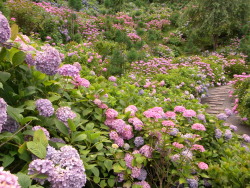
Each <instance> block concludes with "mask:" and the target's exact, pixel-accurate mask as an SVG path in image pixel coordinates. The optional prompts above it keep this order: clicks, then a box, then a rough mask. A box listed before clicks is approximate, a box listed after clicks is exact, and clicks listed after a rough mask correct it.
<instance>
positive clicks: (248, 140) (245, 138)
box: [242, 134, 250, 143]
mask: <svg viewBox="0 0 250 188" xmlns="http://www.w3.org/2000/svg"><path fill="white" fill-rule="evenodd" d="M242 138H243V139H244V141H245V142H247V143H250V136H248V135H247V134H243V135H242Z"/></svg>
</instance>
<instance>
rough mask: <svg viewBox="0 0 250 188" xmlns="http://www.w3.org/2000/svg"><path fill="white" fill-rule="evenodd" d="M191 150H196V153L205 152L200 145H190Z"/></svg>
mask: <svg viewBox="0 0 250 188" xmlns="http://www.w3.org/2000/svg"><path fill="white" fill-rule="evenodd" d="M191 150H198V151H200V152H204V151H205V148H204V147H203V146H202V145H199V144H194V145H192V148H191Z"/></svg>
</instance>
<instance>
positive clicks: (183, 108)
mask: <svg viewBox="0 0 250 188" xmlns="http://www.w3.org/2000/svg"><path fill="white" fill-rule="evenodd" d="M185 110H186V108H185V107H184V106H176V107H174V112H184V111H185Z"/></svg>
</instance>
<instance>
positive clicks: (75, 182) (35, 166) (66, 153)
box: [29, 145, 86, 188]
mask: <svg viewBox="0 0 250 188" xmlns="http://www.w3.org/2000/svg"><path fill="white" fill-rule="evenodd" d="M35 173H38V174H45V175H47V176H48V178H47V180H48V181H49V182H50V184H51V187H52V188H59V187H60V188H61V187H62V188H68V187H74V188H82V187H83V186H84V185H85V184H86V174H85V169H84V166H83V163H82V160H81V159H80V156H79V154H78V152H77V150H76V149H74V148H73V147H71V146H68V145H66V146H63V147H62V148H61V149H60V150H56V149H54V148H53V147H51V146H48V148H47V156H46V159H43V160H41V159H36V160H34V161H32V162H31V163H30V165H29V174H35ZM38 181H39V182H40V181H41V180H38Z"/></svg>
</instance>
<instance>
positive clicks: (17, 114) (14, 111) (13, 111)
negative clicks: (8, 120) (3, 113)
mask: <svg viewBox="0 0 250 188" xmlns="http://www.w3.org/2000/svg"><path fill="white" fill-rule="evenodd" d="M23 111H24V110H23V109H21V108H13V107H11V106H9V105H8V106H7V113H8V115H9V116H10V117H12V118H13V119H14V120H16V121H17V122H20V121H21V119H23V116H22V115H21V113H22V112H23Z"/></svg>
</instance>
